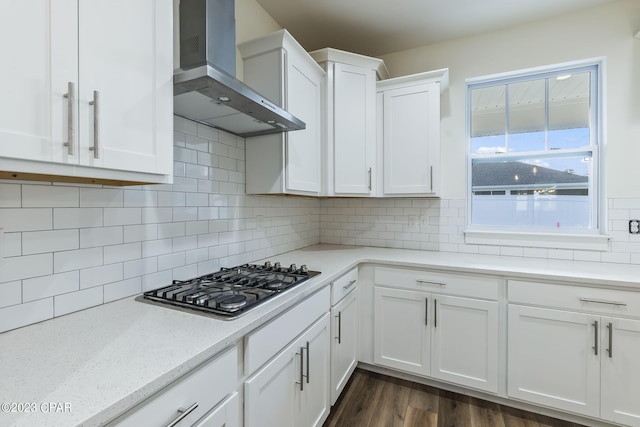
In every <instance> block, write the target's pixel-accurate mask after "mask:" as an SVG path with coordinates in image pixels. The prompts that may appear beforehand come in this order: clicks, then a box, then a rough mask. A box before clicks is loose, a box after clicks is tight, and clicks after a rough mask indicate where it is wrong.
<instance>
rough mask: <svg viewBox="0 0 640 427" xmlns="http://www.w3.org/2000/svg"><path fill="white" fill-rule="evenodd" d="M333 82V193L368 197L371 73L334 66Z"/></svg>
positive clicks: (372, 123)
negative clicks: (366, 195) (365, 195)
mask: <svg viewBox="0 0 640 427" xmlns="http://www.w3.org/2000/svg"><path fill="white" fill-rule="evenodd" d="M333 78H334V93H333V126H334V127H333V159H332V161H333V165H334V166H333V168H334V169H333V174H334V176H333V179H334V192H335V193H337V194H369V193H371V192H372V185H373V182H372V180H373V176H372V174H373V173H374V172H375V171H373V167H374V164H375V158H376V153H375V143H376V140H375V138H376V135H375V132H376V123H375V120H376V110H375V109H376V100H375V93H376V86H375V84H376V79H375V71H373V70H371V69H366V68H362V67H355V66H352V65H346V64H340V63H336V64H335V65H334V70H333ZM329 140H331V136H330V137H329Z"/></svg>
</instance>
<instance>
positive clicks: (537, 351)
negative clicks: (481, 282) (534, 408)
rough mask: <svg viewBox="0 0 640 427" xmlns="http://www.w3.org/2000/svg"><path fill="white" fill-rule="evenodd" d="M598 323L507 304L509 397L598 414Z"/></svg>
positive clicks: (585, 317) (574, 315)
mask: <svg viewBox="0 0 640 427" xmlns="http://www.w3.org/2000/svg"><path fill="white" fill-rule="evenodd" d="M598 322H599V317H596V316H590V315H587V314H582V313H573V312H567V311H560V310H551V309H544V308H534V307H525V306H520V305H515V304H509V324H508V325H509V327H508V330H509V332H508V355H507V357H508V368H507V369H508V385H507V392H508V395H509V397H512V398H516V399H522V400H526V401H529V402H533V403H538V404H541V405H545V406H550V407H553V408H557V409H560V410H565V411H570V412H576V413H580V414H584V415H589V416H593V417H597V416H599V414H600V410H599V409H600V356H599V354H600V353H601V352H602V348H600V345H599V343H598V341H597V338H598V336H597V331H598V327H599V326H598ZM596 353H598V354H596Z"/></svg>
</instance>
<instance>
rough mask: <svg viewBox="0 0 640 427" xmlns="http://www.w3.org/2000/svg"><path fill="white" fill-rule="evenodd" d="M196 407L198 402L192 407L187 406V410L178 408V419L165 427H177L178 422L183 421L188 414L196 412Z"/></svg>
mask: <svg viewBox="0 0 640 427" xmlns="http://www.w3.org/2000/svg"><path fill="white" fill-rule="evenodd" d="M197 407H198V402H196V403H194V404H193V405H191V406H189V407H188V408H187V409H184V408H178V413H179V414H180V415H178V417H177V418H176V419H174V420H173V421H171V422H170V423H169V424H167V427H174V426H175V425H177V424H178V423H179V422H180V421H182V420H183V419H185V418H186V417H187V416H188V415H189V414H190V413H192V412H193V411H195V410H196V408H197Z"/></svg>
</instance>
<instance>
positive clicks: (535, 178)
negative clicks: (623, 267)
mask: <svg viewBox="0 0 640 427" xmlns="http://www.w3.org/2000/svg"><path fill="white" fill-rule="evenodd" d="M597 79H598V65H595V64H594V65H589V66H581V67H573V68H562V69H557V70H554V71H550V72H544V73H531V74H526V73H523V74H520V75H518V76H514V77H509V78H501V79H491V80H486V81H476V82H474V83H471V84H468V106H469V116H468V117H469V159H470V179H469V190H468V194H469V213H470V215H469V220H468V223H469V226H470V227H471V228H474V227H476V228H478V227H479V228H483V227H489V228H496V227H500V228H501V229H505V230H514V231H535V230H539V231H545V232H546V231H551V230H553V231H561V232H577V233H585V232H586V233H593V232H597V231H598V227H599V219H598V209H599V206H598V197H597V194H598V187H597V184H598V176H597V172H598V167H597V160H598V155H597V147H598V141H597V135H598V122H597V117H598V115H597V112H598V111H597V110H598V109H597V108H596V106H597V105H598V104H597V94H598V91H597V83H598V82H597Z"/></svg>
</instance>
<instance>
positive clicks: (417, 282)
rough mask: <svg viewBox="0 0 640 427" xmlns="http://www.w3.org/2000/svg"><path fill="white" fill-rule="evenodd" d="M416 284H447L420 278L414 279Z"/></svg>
mask: <svg viewBox="0 0 640 427" xmlns="http://www.w3.org/2000/svg"><path fill="white" fill-rule="evenodd" d="M416 284H417V285H437V286H447V284H446V283H440V282H431V281H429V280H421V279H417V280H416Z"/></svg>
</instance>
